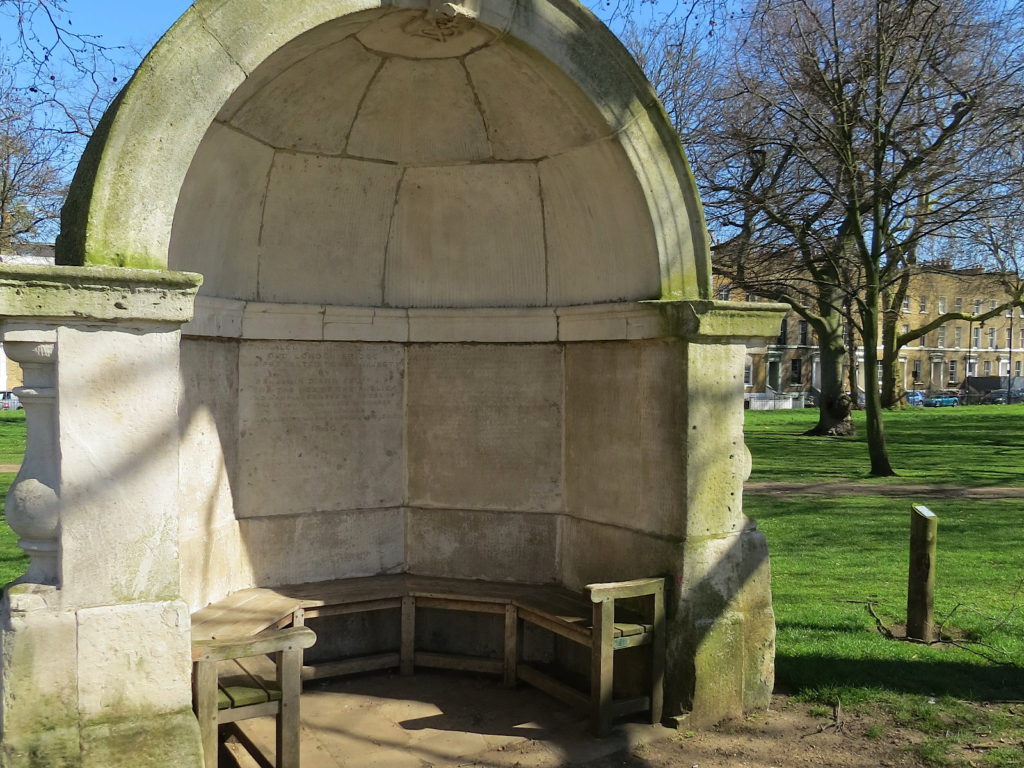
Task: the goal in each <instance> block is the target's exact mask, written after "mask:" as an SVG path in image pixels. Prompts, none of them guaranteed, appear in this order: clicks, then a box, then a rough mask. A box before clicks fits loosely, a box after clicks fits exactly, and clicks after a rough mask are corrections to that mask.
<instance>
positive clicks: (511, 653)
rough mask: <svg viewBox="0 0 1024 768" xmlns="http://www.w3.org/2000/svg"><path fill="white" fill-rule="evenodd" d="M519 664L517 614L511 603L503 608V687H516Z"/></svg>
mask: <svg viewBox="0 0 1024 768" xmlns="http://www.w3.org/2000/svg"><path fill="white" fill-rule="evenodd" d="M518 663H519V612H518V611H517V610H516V607H515V606H514V605H512V604H511V603H509V604H507V605H506V606H505V687H506V688H515V687H516V665H517V664H518Z"/></svg>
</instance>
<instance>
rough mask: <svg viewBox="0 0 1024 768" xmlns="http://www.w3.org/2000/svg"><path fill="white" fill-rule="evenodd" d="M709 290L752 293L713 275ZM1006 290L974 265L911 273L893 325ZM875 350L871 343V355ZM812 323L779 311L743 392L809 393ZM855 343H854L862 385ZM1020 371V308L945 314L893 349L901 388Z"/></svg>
mask: <svg viewBox="0 0 1024 768" xmlns="http://www.w3.org/2000/svg"><path fill="white" fill-rule="evenodd" d="M717 294H718V295H717V297H718V298H719V299H730V300H733V301H744V300H757V297H749V296H747V295H746V293H745V292H744V291H742V290H740V289H737V288H732V287H731V286H729V285H728V283H727V282H726V281H724V280H723V279H720V278H719V282H718V285H717ZM1009 298H1010V294H1009V293H1008V291H1007V289H1006V288H1005V286H1004V284H1003V280H1002V278H1001V276H1000V275H999V274H997V273H992V272H985V271H984V270H982V269H980V268H972V269H963V270H951V271H950V272H944V273H925V274H919V275H916V276H914V277H913V278H912V280H911V283H910V288H909V290H908V292H907V296H906V299H905V301H904V302H903V305H902V307H901V308H900V317H899V319H898V321H897V331H898V332H899V333H906V332H907V331H909V330H912V329H917V328H920V327H921V326H923V325H925V324H927V323H930V322H932V321H933V320H935V319H936V317H937V316H939V315H941V314H944V313H946V312H965V313H967V314H971V315H979V314H982V313H984V312H988V311H990V310H991V309H994V308H995V307H998V306H999V305H1001V304H1003V303H1005V302H1006V301H1008V300H1009ZM878 357H881V349H879V350H878V354H877V355H876V359H877V358H878ZM818 358H819V355H818V347H817V341H816V339H815V334H814V331H813V329H812V328H811V327H810V326H809V324H808V323H807V321H806V320H803V319H802V318H800V316H799V315H797V314H796V313H795V312H790V313H788V314H787V316H786V319H785V321H784V322H783V325H782V331H781V333H780V334H779V337H778V339H776V341H775V343H774V344H770V345H769V346H768V347H767V348H765V349H762V350H751V353H750V355H749V356H748V360H747V363H748V364H747V369H746V382H745V383H746V385H747V392H748V393H751V394H756V393H767V394H769V395H771V394H779V395H782V394H785V395H795V394H805V393H814V392H816V391H817V389H818V387H819V386H820V382H821V378H820V370H819V366H818ZM863 362H864V349H863V347H860V348H858V350H857V365H858V381H859V386H860V387H861V388H863V381H864V378H863ZM1007 375H1013V376H1015V377H1019V376H1022V375H1024V308H1020V307H1017V308H1014V310H1013V311H1010V310H1007V311H1004V312H1000V313H999V314H998V315H997V316H995V317H992V318H989V319H988V320H986V321H985V322H980V323H976V322H972V321H968V320H953V321H950V322H948V323H945V324H943V325H942V326H941V327H939V328H937V329H935V330H932V331H931V332H929V333H927V334H926V335H924V336H922V337H921V338H920V339H917V340H915V341H913V342H912V343H911V344H909V345H907V346H905V347H903V348H902V349H901V350H900V356H899V364H898V368H897V384H898V385H899V386H900V387H902V389H904V390H909V389H918V390H925V391H927V392H938V391H941V390H945V389H958V388H960V387H961V386H962V385H963V382H964V380H965V378H966V377H969V376H970V377H976V376H1007Z"/></svg>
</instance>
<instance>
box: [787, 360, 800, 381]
mask: <svg viewBox="0 0 1024 768" xmlns="http://www.w3.org/2000/svg"><path fill="white" fill-rule="evenodd" d="M803 373H804V366H803V360H801V359H800V358H796V359H795V360H790V361H789V383H790V384H803V378H804V376H803Z"/></svg>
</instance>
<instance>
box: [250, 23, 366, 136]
mask: <svg viewBox="0 0 1024 768" xmlns="http://www.w3.org/2000/svg"><path fill="white" fill-rule="evenodd" d="M381 63H382V61H381V59H380V57H378V56H375V55H373V54H372V53H370V52H369V51H367V50H366V49H365V48H364V47H363V46H361V45H360V44H359V43H358V42H356V41H355V40H352V39H348V40H344V41H342V42H339V43H336V44H334V45H330V46H328V47H326V48H322V49H320V50H318V51H316V52H314V53H312V54H310V55H309V56H308V57H306V58H305V59H303V60H302V61H301V62H300V63H297V64H295V65H293V66H291V67H289V68H288V69H286V70H284V71H283V72H281V74H280V75H278V76H277V77H275V78H274V79H273V80H272V81H270V82H269V83H267V84H266V85H265V86H264V87H263V88H262V89H260V91H259V92H258V93H256V94H255V95H254V96H253V97H252V98H251V99H249V100H248V101H247V102H246V103H245V105H244V106H242V108H241V109H239V110H238V112H236V113H235V114H234V116H233V117H232V118H231V124H232V125H234V126H237V127H238V128H240V129H242V130H243V131H245V133H247V134H249V135H251V136H254V137H255V138H257V139H259V140H260V141H262V142H264V143H265V144H267V145H269V146H271V147H275V148H278V149H292V150H296V151H298V152H309V153H313V154H320V155H340V154H342V153H343V152H344V151H345V145H346V143H347V141H348V134H349V131H350V130H351V129H352V123H353V122H354V121H355V118H356V110H357V109H358V108H359V103H360V102H361V101H362V98H363V94H364V93H366V88H367V86H368V85H369V84H370V80H371V79H372V78H373V76H374V74H376V72H377V70H378V68H379V67H380V65H381Z"/></svg>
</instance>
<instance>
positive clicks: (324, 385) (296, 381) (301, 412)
mask: <svg viewBox="0 0 1024 768" xmlns="http://www.w3.org/2000/svg"><path fill="white" fill-rule="evenodd" d="M404 359H405V351H404V349H403V348H402V347H401V346H399V345H370V344H344V343H302V342H291V341H258V342H245V343H243V344H242V348H241V354H240V359H239V381H240V385H239V439H240V449H239V451H240V477H241V482H240V488H239V503H238V510H239V517H261V516H266V515H285V514H296V513H306V512H314V511H317V512H323V511H337V510H349V509H373V508H379V507H394V506H400V505H401V503H402V495H403V494H402V484H403V482H402V481H403V465H402V459H403V457H402V401H403V376H404Z"/></svg>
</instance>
